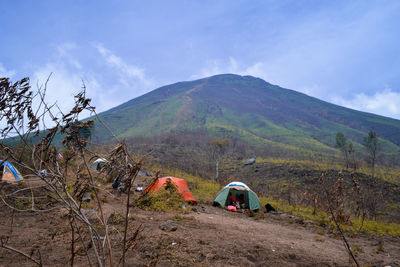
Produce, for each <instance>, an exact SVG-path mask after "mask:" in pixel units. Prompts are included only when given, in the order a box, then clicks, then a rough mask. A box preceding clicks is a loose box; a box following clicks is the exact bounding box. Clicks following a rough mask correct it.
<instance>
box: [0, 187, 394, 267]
mask: <svg viewBox="0 0 400 267" xmlns="http://www.w3.org/2000/svg"><path fill="white" fill-rule="evenodd" d="M123 208H124V207H123V206H122V201H121V197H118V196H117V195H116V196H115V197H110V199H109V201H108V203H105V204H104V212H105V214H106V217H108V216H109V215H110V214H112V213H120V214H123ZM130 218H131V221H130V225H131V227H130V232H131V233H133V232H134V231H135V230H136V228H137V227H138V226H139V225H142V229H143V230H142V231H141V232H140V234H139V238H138V241H137V243H136V246H134V247H133V249H131V250H129V251H128V254H127V265H128V266H246V265H247V266H351V264H350V263H349V256H348V254H347V253H346V251H345V247H344V245H343V241H342V240H341V239H340V237H338V236H335V235H334V234H332V233H328V232H327V231H326V230H323V229H322V228H319V227H317V226H315V225H313V224H311V223H307V222H305V223H304V222H301V221H298V220H297V219H296V218H295V217H292V216H288V215H286V214H267V215H264V214H262V213H261V214H257V215H256V216H254V217H249V215H248V214H244V213H232V212H229V211H226V210H224V209H222V208H216V207H211V206H201V205H197V206H194V207H193V210H192V211H191V212H189V213H187V214H174V213H162V212H154V211H144V210H140V209H137V208H135V209H132V210H131V216H130ZM168 220H171V221H172V224H173V225H175V226H176V227H177V230H176V231H172V232H168V231H163V230H161V229H160V225H161V224H163V223H165V222H166V221H168ZM11 222H12V227H11ZM11 228H12V229H11ZM122 229H123V225H122V222H120V223H114V224H112V225H111V226H110V233H111V240H112V244H113V247H114V248H115V252H114V254H115V257H118V256H119V251H120V249H119V248H120V246H121V241H122ZM0 235H1V236H2V237H3V238H4V237H5V236H9V242H8V245H9V246H12V247H15V248H18V249H20V250H22V251H24V252H25V253H27V254H30V253H32V251H33V250H32V249H40V252H41V255H42V258H43V262H44V264H45V266H66V265H68V264H69V259H70V251H69V246H70V232H69V227H68V219H67V218H66V216H62V212H61V213H60V211H52V212H48V213H43V214H38V213H31V212H14V214H13V213H12V212H11V210H10V209H9V208H7V207H6V206H5V205H3V203H1V204H0ZM349 242H350V244H351V245H352V246H353V250H354V251H355V253H356V254H357V259H358V261H359V262H360V263H361V266H365V265H367V266H386V265H389V266H400V239H399V238H393V237H367V236H363V237H356V238H349ZM0 265H1V266H32V263H31V262H29V261H27V260H26V259H24V258H23V257H21V256H19V255H17V254H15V253H13V252H10V251H7V250H4V249H0ZM86 265H87V262H86V257H85V256H83V255H81V256H77V258H76V266H86Z"/></svg>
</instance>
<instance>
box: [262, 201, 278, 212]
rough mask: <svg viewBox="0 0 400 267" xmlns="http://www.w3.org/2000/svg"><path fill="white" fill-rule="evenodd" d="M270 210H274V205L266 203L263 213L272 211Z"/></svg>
mask: <svg viewBox="0 0 400 267" xmlns="http://www.w3.org/2000/svg"><path fill="white" fill-rule="evenodd" d="M272 211H276V210H275V208H274V207H272V205H271V204H269V203H267V204H265V211H264V213H268V212H272Z"/></svg>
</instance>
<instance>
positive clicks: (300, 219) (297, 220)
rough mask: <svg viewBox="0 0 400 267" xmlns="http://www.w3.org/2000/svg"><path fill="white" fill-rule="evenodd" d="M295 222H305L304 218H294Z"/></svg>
mask: <svg viewBox="0 0 400 267" xmlns="http://www.w3.org/2000/svg"><path fill="white" fill-rule="evenodd" d="M294 222H295V223H297V224H304V221H303V219H302V218H297V219H296V220H294Z"/></svg>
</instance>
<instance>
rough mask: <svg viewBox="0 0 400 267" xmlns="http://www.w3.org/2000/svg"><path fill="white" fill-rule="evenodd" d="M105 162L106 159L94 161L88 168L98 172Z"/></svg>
mask: <svg viewBox="0 0 400 267" xmlns="http://www.w3.org/2000/svg"><path fill="white" fill-rule="evenodd" d="M107 162H108V161H107V160H106V159H104V158H99V159H96V160H95V161H94V162H93V163H92V165H90V168H91V169H93V170H96V171H100V170H101V169H102V168H103V167H104V165H105V164H106V163H107Z"/></svg>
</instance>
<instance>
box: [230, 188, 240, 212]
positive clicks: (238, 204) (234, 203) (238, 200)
mask: <svg viewBox="0 0 400 267" xmlns="http://www.w3.org/2000/svg"><path fill="white" fill-rule="evenodd" d="M229 200H230V201H231V202H232V205H234V206H235V207H236V208H237V209H242V206H241V205H242V204H243V203H244V196H243V194H240V195H239V196H238V199H235V198H234V197H233V195H232V193H231V192H229Z"/></svg>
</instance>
